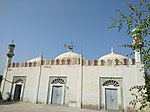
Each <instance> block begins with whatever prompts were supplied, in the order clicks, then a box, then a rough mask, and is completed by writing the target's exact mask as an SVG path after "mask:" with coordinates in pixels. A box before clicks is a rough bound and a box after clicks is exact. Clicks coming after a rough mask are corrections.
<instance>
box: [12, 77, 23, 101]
mask: <svg viewBox="0 0 150 112" xmlns="http://www.w3.org/2000/svg"><path fill="white" fill-rule="evenodd" d="M23 88H24V84H23V80H21V79H19V80H17V81H16V82H15V83H14V86H13V100H15V101H19V100H20V99H21V98H22V95H23Z"/></svg>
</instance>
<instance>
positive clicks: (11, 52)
mask: <svg viewBox="0 0 150 112" xmlns="http://www.w3.org/2000/svg"><path fill="white" fill-rule="evenodd" d="M14 49H15V44H14V41H13V40H12V42H11V43H10V44H9V45H8V52H7V62H6V67H7V68H8V67H10V65H11V60H12V57H13V56H14V55H15V54H14Z"/></svg>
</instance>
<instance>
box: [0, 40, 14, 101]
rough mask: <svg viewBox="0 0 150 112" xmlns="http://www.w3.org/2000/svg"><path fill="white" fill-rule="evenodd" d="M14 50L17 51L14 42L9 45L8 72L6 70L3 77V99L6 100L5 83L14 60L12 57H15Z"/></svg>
mask: <svg viewBox="0 0 150 112" xmlns="http://www.w3.org/2000/svg"><path fill="white" fill-rule="evenodd" d="M14 49H15V44H14V41H13V40H12V42H11V43H10V44H9V45H8V52H7V54H6V55H7V61H6V70H5V73H4V75H3V81H2V86H1V87H2V97H3V99H5V95H4V94H5V92H4V91H5V83H6V81H7V74H8V68H9V67H10V65H11V60H12V57H13V56H14V55H15V54H14Z"/></svg>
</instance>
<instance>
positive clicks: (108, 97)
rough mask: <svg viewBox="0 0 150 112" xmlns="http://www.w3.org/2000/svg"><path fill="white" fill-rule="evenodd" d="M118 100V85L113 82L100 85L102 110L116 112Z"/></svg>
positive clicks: (108, 81) (109, 81)
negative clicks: (114, 111)
mask: <svg viewBox="0 0 150 112" xmlns="http://www.w3.org/2000/svg"><path fill="white" fill-rule="evenodd" d="M119 100H120V87H119V83H118V82H117V81H115V80H107V81H105V82H104V83H103V84H102V101H103V104H104V109H106V110H118V109H119V102H120V101H119Z"/></svg>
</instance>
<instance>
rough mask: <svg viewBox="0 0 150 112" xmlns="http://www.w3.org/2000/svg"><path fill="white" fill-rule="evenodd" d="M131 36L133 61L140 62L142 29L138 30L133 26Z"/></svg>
mask: <svg viewBox="0 0 150 112" xmlns="http://www.w3.org/2000/svg"><path fill="white" fill-rule="evenodd" d="M132 38H133V45H134V53H135V62H136V63H141V49H142V43H141V39H142V30H140V29H139V28H134V29H133V30H132Z"/></svg>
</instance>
